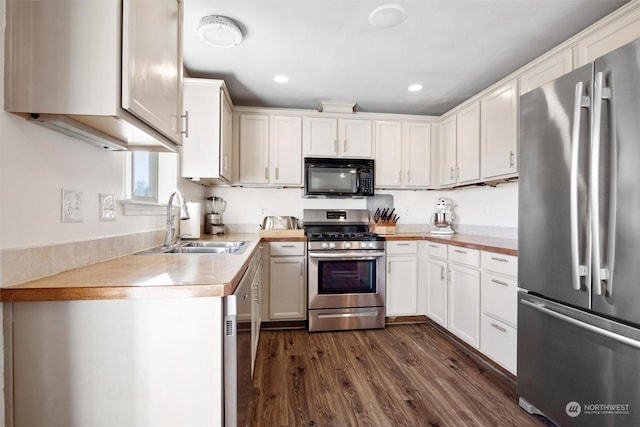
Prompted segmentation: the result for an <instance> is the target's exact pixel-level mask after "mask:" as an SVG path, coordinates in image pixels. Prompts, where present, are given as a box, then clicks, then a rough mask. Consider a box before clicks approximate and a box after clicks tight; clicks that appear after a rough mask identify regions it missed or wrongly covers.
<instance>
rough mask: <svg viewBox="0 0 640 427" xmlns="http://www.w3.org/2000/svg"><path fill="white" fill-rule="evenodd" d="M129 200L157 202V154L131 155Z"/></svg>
mask: <svg viewBox="0 0 640 427" xmlns="http://www.w3.org/2000/svg"><path fill="white" fill-rule="evenodd" d="M131 177H132V179H131V199H132V200H137V201H144V202H154V203H157V202H158V153H152V152H146V151H133V152H132V153H131Z"/></svg>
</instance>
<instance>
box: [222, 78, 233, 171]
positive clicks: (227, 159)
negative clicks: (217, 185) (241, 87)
mask: <svg viewBox="0 0 640 427" xmlns="http://www.w3.org/2000/svg"><path fill="white" fill-rule="evenodd" d="M220 99H221V101H220V104H221V107H222V114H221V118H220V126H221V129H220V138H221V141H220V176H222V177H223V178H224V179H226V180H227V181H231V165H232V164H233V163H232V158H231V156H232V154H233V149H232V144H233V139H232V137H233V135H232V134H231V132H232V129H233V107H232V106H231V101H229V97H228V94H227V93H226V91H225V90H224V88H222V90H221V91H220Z"/></svg>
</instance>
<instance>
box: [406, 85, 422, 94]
mask: <svg viewBox="0 0 640 427" xmlns="http://www.w3.org/2000/svg"><path fill="white" fill-rule="evenodd" d="M407 89H409V92H418V91H421V90H422V85H421V84H414V85H411V86H409V87H408V88H407Z"/></svg>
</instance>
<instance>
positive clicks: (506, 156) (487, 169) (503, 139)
mask: <svg viewBox="0 0 640 427" xmlns="http://www.w3.org/2000/svg"><path fill="white" fill-rule="evenodd" d="M480 103H481V124H480V130H481V139H480V141H481V152H480V161H481V168H480V171H481V177H482V178H483V179H496V178H506V177H509V176H515V175H516V174H517V166H516V165H517V158H516V154H517V153H516V151H517V147H518V82H517V80H511V81H508V82H506V83H505V84H503V85H501V86H499V87H497V88H495V89H493V90H491V91H490V92H488V93H487V94H486V95H485V96H483V97H482V98H481V100H480Z"/></svg>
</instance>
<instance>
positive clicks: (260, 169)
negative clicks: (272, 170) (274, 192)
mask: <svg viewBox="0 0 640 427" xmlns="http://www.w3.org/2000/svg"><path fill="white" fill-rule="evenodd" d="M268 182H269V116H268V115H262V114H242V115H241V116H240V183H241V184H267V183H268Z"/></svg>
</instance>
